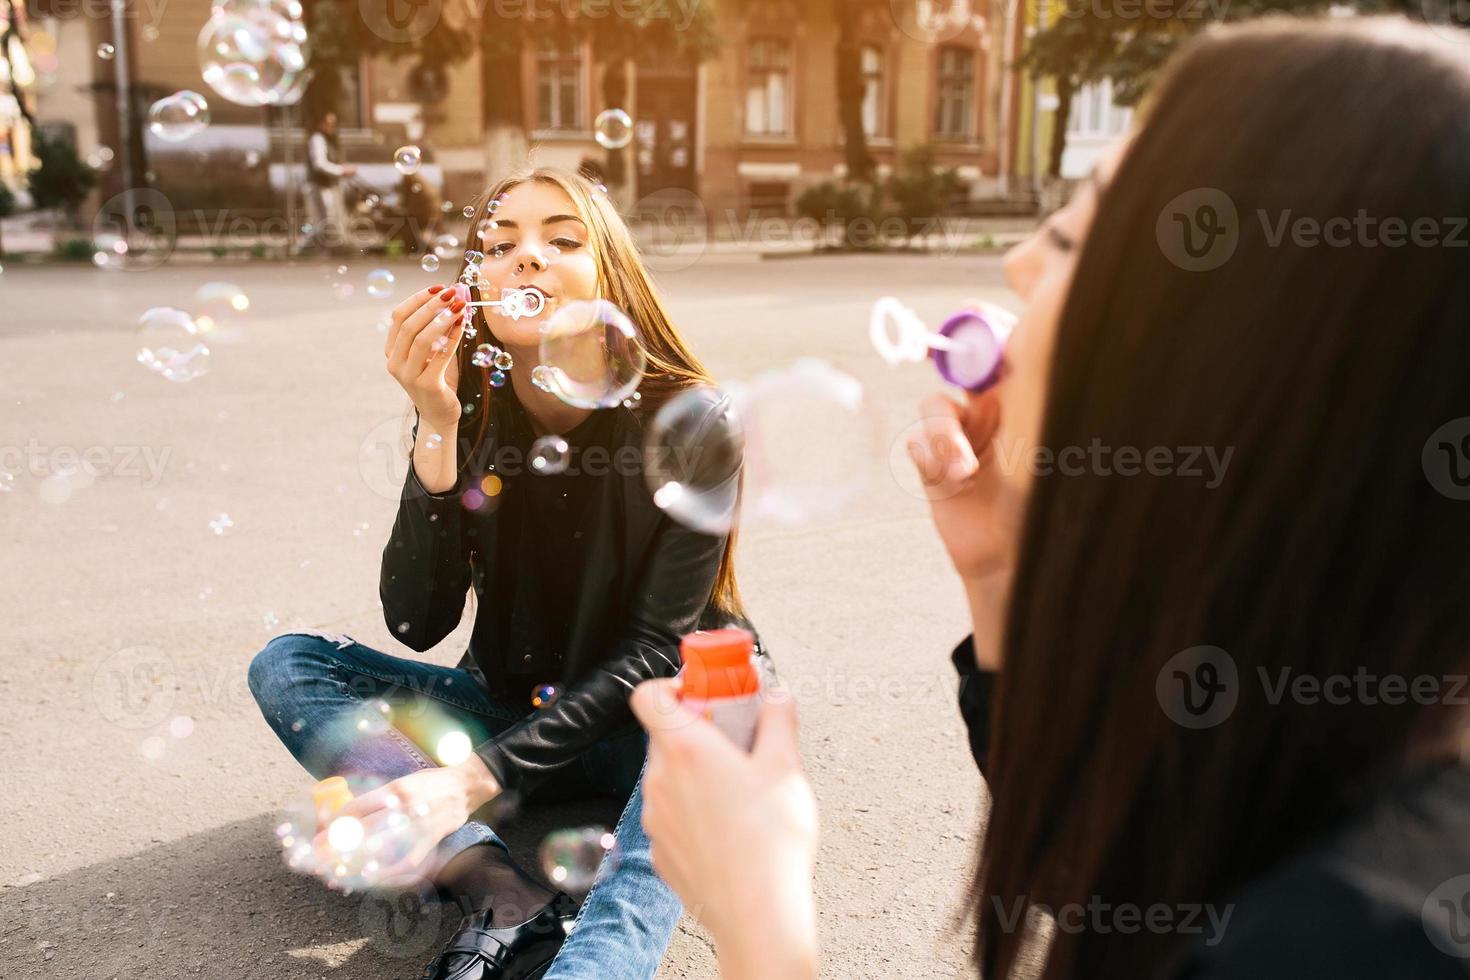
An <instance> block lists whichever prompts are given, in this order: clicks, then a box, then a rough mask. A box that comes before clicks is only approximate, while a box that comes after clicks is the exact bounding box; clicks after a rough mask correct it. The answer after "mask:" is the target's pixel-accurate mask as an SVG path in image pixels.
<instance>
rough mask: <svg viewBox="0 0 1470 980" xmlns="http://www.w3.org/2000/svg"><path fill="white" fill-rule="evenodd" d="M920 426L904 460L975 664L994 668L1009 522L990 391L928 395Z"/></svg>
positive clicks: (996, 409)
mask: <svg viewBox="0 0 1470 980" xmlns="http://www.w3.org/2000/svg"><path fill="white" fill-rule="evenodd" d="M919 411H920V412H921V413H922V415H923V420H922V422H921V423H920V425H919V426H918V427H917V429H916V431H915V432H914V433H913V434H912V435H911V436H910V437H909V444H908V450H909V456H910V458H912V459H913V461H914V465H915V467H917V468H918V471H919V478H920V480H922V481H923V483H924V492H925V494H926V495H927V496H928V498H929V509H930V514H931V516H932V518H933V520H934V527H935V529H936V530H938V532H939V537H940V540H942V541H943V542H944V548H945V550H946V551H947V552H949V560H950V562H951V563H952V564H953V565H954V568H955V571H956V572H958V573H959V576H960V580H961V582H962V583H963V585H964V588H965V599H966V601H967V603H968V604H969V607H970V619H971V623H972V628H973V630H974V634H975V651H976V662H977V663H978V664H979V665H980V667H981V668H982V669H985V670H998V669H999V668H1000V647H1001V643H1002V637H1001V629H1000V622H1001V618H1002V610H1003V609H1004V608H1005V601H1006V596H1007V593H1008V590H1009V579H1010V576H1009V571H1010V568H1011V558H1010V553H1011V550H1012V549H1013V548H1014V546H1015V545H1014V542H1015V536H1016V534H1017V529H1016V528H1014V527H1012V526H1011V524H1013V523H1014V522H1015V521H1016V520H1017V517H1016V516H1015V515H1008V514H1007V512H1006V508H1005V507H1003V506H1002V505H1001V499H1002V497H1003V495H1004V494H1005V481H1004V480H1003V479H1002V478H1001V474H1000V473H999V471H998V468H999V466H1000V459H999V456H1000V454H999V453H998V452H997V451H996V449H995V447H994V446H993V444H992V443H993V441H994V439H995V435H996V431H997V429H998V428H999V425H1000V399H999V398H998V397H997V395H996V391H995V389H993V388H992V389H990V390H989V391H984V392H981V393H980V394H978V395H977V394H971V393H968V392H967V393H966V394H965V396H964V400H963V401H961V402H955V401H953V400H951V399H950V398H948V397H946V396H944V395H940V394H933V395H929V396H928V397H926V398H925V399H924V401H923V402H922V403H921V404H920V406H919Z"/></svg>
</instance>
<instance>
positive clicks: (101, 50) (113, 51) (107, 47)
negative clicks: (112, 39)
mask: <svg viewBox="0 0 1470 980" xmlns="http://www.w3.org/2000/svg"><path fill="white" fill-rule="evenodd" d="M97 57H99V58H101V59H102V60H103V61H111V60H112V59H113V58H115V57H117V48H115V47H113V46H112V45H111V44H108V43H107V42H106V41H103V42H102V43H101V44H99V45H97Z"/></svg>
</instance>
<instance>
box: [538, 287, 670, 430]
mask: <svg viewBox="0 0 1470 980" xmlns="http://www.w3.org/2000/svg"><path fill="white" fill-rule="evenodd" d="M647 364H648V355H647V353H646V352H645V351H644V349H643V339H642V337H640V336H639V334H638V329H637V328H636V327H634V326H633V322H632V321H631V320H629V319H628V318H627V317H626V316H625V315H623V312H622V311H621V310H619V309H618V308H617V307H616V306H614V305H612V304H611V303H609V302H607V301H606V300H600V299H599V300H577V301H574V302H571V303H567V304H566V305H564V306H562V307H561V308H560V309H559V310H557V311H556V313H555V314H554V315H553V316H552V317H551V319H550V320H548V321H547V323H546V325H545V326H544V327H542V328H541V365H542V366H544V367H546V368H547V369H548V376H549V378H550V380H551V382H552V384H553V386H554V388H555V391H554V393H555V394H556V396H557V397H559V398H560V399H561V400H562V401H564V402H566V403H567V404H568V405H572V406H575V407H576V408H612V407H614V406H616V405H620V404H622V401H623V399H625V398H627V397H628V396H630V395H631V394H633V392H634V391H636V390H637V388H638V385H639V383H640V382H641V381H642V380H643V371H644V368H645V367H646V366H647Z"/></svg>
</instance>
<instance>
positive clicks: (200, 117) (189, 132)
mask: <svg viewBox="0 0 1470 980" xmlns="http://www.w3.org/2000/svg"><path fill="white" fill-rule="evenodd" d="M208 125H209V103H208V102H206V101H204V96H202V95H200V94H199V93H198V92H192V91H190V90H188V89H184V90H183V91H180V92H175V93H174V94H173V95H168V96H164V97H163V98H161V99H159V100H158V101H157V102H155V103H153V105H152V106H151V107H149V109H148V132H150V133H152V134H153V135H154V136H157V137H158V138H159V139H161V140H166V141H168V142H170V143H181V142H183V141H184V140H186V139H188V138H189V137H190V136H193V135H194V134H195V133H198V132H200V131H202V130H203V129H204V127H205V126H208Z"/></svg>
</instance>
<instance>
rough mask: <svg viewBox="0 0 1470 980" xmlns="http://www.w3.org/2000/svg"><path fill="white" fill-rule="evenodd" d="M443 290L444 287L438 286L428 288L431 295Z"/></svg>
mask: <svg viewBox="0 0 1470 980" xmlns="http://www.w3.org/2000/svg"><path fill="white" fill-rule="evenodd" d="M443 288H444V287H443V286H442V285H440V286H430V287H429V293H430V294H431V295H432V294H434V293H437V292H438V291H439V290H441V289H443Z"/></svg>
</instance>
